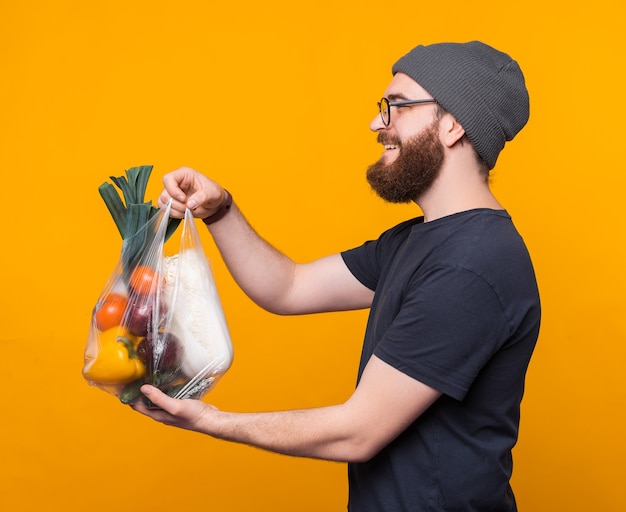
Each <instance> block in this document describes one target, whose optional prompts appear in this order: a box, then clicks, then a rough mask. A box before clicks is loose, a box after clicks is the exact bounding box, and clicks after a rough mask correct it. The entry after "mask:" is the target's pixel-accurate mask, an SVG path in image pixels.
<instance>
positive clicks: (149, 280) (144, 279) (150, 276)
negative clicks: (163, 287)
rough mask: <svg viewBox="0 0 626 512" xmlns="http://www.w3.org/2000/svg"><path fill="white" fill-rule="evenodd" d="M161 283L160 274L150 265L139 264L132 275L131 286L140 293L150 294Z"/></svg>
mask: <svg viewBox="0 0 626 512" xmlns="http://www.w3.org/2000/svg"><path fill="white" fill-rule="evenodd" d="M159 285H160V283H159V274H158V273H157V272H156V271H155V270H154V269H153V268H152V267H149V266H148V265H139V266H138V267H137V268H135V270H133V273H132V274H131V276H130V287H131V288H132V289H133V290H134V291H135V293H137V294H138V295H150V294H151V293H154V292H156V290H157V287H158V286H159Z"/></svg>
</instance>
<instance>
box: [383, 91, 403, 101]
mask: <svg viewBox="0 0 626 512" xmlns="http://www.w3.org/2000/svg"><path fill="white" fill-rule="evenodd" d="M387 99H388V100H389V101H402V100H408V98H407V97H406V96H405V95H404V94H402V93H401V92H397V93H391V94H390V95H389V96H387Z"/></svg>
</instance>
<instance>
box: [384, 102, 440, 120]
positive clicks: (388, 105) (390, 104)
mask: <svg viewBox="0 0 626 512" xmlns="http://www.w3.org/2000/svg"><path fill="white" fill-rule="evenodd" d="M383 103H386V104H387V112H388V115H387V121H386V122H385V116H384V115H383ZM422 103H437V100H435V99H428V100H402V101H389V99H388V98H384V97H383V98H381V100H380V101H379V102H378V113H379V114H380V118H381V119H382V121H383V124H384V125H385V126H389V125H390V124H391V107H403V106H406V105H419V104H422Z"/></svg>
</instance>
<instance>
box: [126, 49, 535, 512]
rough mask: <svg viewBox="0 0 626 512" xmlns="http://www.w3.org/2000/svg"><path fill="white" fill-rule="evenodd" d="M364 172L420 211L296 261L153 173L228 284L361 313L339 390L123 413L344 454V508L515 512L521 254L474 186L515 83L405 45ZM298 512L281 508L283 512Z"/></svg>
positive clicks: (307, 306) (468, 55)
mask: <svg viewBox="0 0 626 512" xmlns="http://www.w3.org/2000/svg"><path fill="white" fill-rule="evenodd" d="M392 73H393V78H392V80H391V82H390V84H389V86H388V87H387V90H386V91H385V96H384V97H383V98H382V99H381V101H380V102H379V105H378V106H379V115H377V116H376V118H375V119H374V120H373V121H372V123H371V126H370V128H371V129H372V130H373V131H374V132H376V133H377V134H378V142H380V143H381V144H382V145H383V154H382V155H381V158H380V160H379V161H378V162H377V163H375V164H374V165H372V166H371V167H370V168H369V169H368V171H367V179H368V181H369V183H370V184H371V186H372V188H373V189H374V190H375V191H376V192H377V193H378V194H379V195H380V196H381V197H382V198H383V199H385V200H387V201H389V202H411V201H412V202H414V203H416V204H417V205H418V206H419V207H420V209H421V212H422V213H423V215H420V216H418V217H416V218H413V219H410V220H407V221H404V222H402V223H400V224H398V225H397V226H394V227H391V228H390V229H388V230H387V231H385V232H384V233H382V234H381V235H380V236H378V238H376V239H375V240H371V241H367V242H365V243H364V244H363V245H361V246H360V247H356V248H353V249H350V250H346V251H344V252H342V253H340V254H335V255H330V256H327V257H324V258H322V259H319V260H317V261H313V262H310V263H306V264H298V263H295V262H294V261H292V260H291V259H290V258H288V257H287V256H286V255H284V254H282V253H280V252H279V251H277V250H276V249H275V248H273V247H272V246H271V245H269V244H268V243H267V242H266V241H265V240H263V239H262V238H261V237H260V236H258V235H257V234H256V233H255V232H254V230H253V229H252V228H251V226H250V225H249V224H248V222H247V221H246V220H245V218H244V216H243V215H242V214H241V212H240V210H239V209H238V207H237V205H236V204H234V203H233V201H232V197H231V196H230V194H229V193H228V192H227V191H226V190H225V189H223V188H222V187H221V186H220V185H218V184H217V183H215V182H214V181H212V180H210V179H209V178H207V177H206V176H204V175H202V174H200V173H198V172H197V171H195V170H192V169H188V168H182V169H178V170H176V171H173V172H172V173H169V174H167V175H166V176H165V177H164V185H165V189H164V190H163V192H162V194H161V196H160V198H159V205H160V206H164V205H165V204H166V203H167V202H168V201H170V200H171V201H172V208H171V211H172V216H174V217H179V218H180V217H182V216H183V214H184V211H185V209H186V208H189V209H190V210H191V211H192V212H193V214H194V216H195V217H198V218H201V219H204V222H205V223H206V224H207V226H208V228H209V231H210V232H211V235H212V236H213V238H214V240H215V242H216V244H217V246H218V247H219V249H220V252H221V254H222V256H223V258H224V260H225V261H226V263H227V265H228V268H229V269H230V271H231V272H232V274H233V277H234V278H235V280H236V281H237V283H238V284H239V285H240V286H241V288H242V289H243V290H244V291H245V292H246V293H247V294H248V296H249V297H251V298H252V300H254V301H255V302H256V303H257V304H259V305H260V306H261V307H263V308H265V309H267V310H269V311H272V312H275V313H277V314H282V315H294V314H310V313H317V312H324V311H339V310H349V309H359V308H370V315H369V319H368V324H367V327H366V331H365V339H364V342H363V349H362V354H361V361H360V367H359V372H358V383H357V386H356V389H355V391H354V393H353V394H352V396H351V397H350V398H349V399H348V400H347V401H346V402H345V403H342V404H338V405H329V406H328V407H321V408H317V409H307V410H298V411H278V412H262V413H249V414H243V413H232V412H225V411H220V410H217V409H216V408H215V407H212V406H210V405H208V404H205V403H203V402H201V401H198V400H176V399H173V398H170V397H168V396H167V395H165V394H163V393H162V392H160V391H159V390H158V389H157V388H155V387H152V386H144V387H143V388H142V391H143V393H144V394H145V395H146V396H147V397H149V400H150V401H151V402H152V403H153V404H154V405H156V406H157V407H158V409H149V408H147V407H145V405H143V403H141V401H139V402H138V403H136V404H134V405H133V407H134V408H135V409H136V410H138V411H139V412H141V413H143V414H146V415H147V416H150V417H152V418H153V419H155V420H157V421H161V422H163V423H165V424H168V425H174V426H177V427H180V428H185V429H189V430H194V431H198V432H201V433H205V434H208V435H210V436H213V437H216V438H220V439H225V440H229V441H234V442H239V443H246V444H249V445H252V446H256V447H260V448H263V449H266V450H271V451H274V452H278V453H283V454H288V455H293V456H300V457H312V458H320V459H327V460H335V461H345V462H348V477H349V501H348V510H350V511H352V512H370V511H371V512H374V511H377V512H392V511H393V512H396V511H412V512H421V511H424V512H425V511H481V512H482V511H487V510H488V511H502V512H504V511H507V512H511V511H514V510H516V504H515V498H514V495H513V492H512V489H511V486H510V477H511V472H512V458H511V450H512V448H513V446H514V445H515V443H516V441H517V435H518V428H519V420H520V402H521V400H522V395H523V390H524V380H525V375H526V370H527V367H528V364H529V361H530V358H531V355H532V353H533V350H534V347H535V344H536V341H537V337H538V333H539V324H540V316H541V313H540V300H539V293H538V290H537V283H536V279H535V274H534V270H533V266H532V263H531V259H530V257H529V254H528V251H527V249H526V246H525V244H524V242H523V240H522V238H521V237H520V235H519V234H518V232H517V230H516V228H515V227H514V225H513V223H512V220H511V217H510V216H509V215H508V213H507V212H506V210H505V209H504V208H503V206H502V205H500V203H499V202H498V200H497V199H496V197H495V196H494V195H493V193H492V191H491V190H490V188H489V179H488V178H489V171H490V170H491V169H493V167H494V166H495V163H496V160H497V158H498V155H499V153H500V151H501V150H502V148H503V147H504V144H505V142H506V141H508V140H511V139H512V138H513V137H514V136H515V135H516V134H517V133H518V132H519V130H521V129H522V128H523V126H524V125H525V124H526V122H527V120H528V115H529V100H528V93H527V90H526V86H525V82H524V77H523V74H522V72H521V70H520V68H519V66H518V64H517V63H516V62H515V61H514V60H512V59H511V58H510V57H509V56H508V55H507V54H505V53H502V52H500V51H498V50H496V49H494V48H492V47H490V46H488V45H486V44H484V43H481V42H478V41H472V42H469V43H441V44H434V45H429V46H418V47H416V48H414V49H413V50H411V51H410V52H409V53H407V54H406V55H405V56H403V57H402V58H400V59H399V60H398V61H397V62H396V63H395V65H394V66H393V68H392ZM296 508H297V506H296Z"/></svg>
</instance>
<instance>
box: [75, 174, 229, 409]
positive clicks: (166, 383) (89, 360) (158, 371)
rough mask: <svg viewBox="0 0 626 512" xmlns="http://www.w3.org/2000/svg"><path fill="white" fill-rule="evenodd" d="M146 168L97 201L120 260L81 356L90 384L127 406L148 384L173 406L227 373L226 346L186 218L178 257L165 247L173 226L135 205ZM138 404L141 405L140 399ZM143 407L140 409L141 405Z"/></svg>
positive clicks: (108, 187)
mask: <svg viewBox="0 0 626 512" xmlns="http://www.w3.org/2000/svg"><path fill="white" fill-rule="evenodd" d="M151 169H152V168H151V167H135V168H131V169H129V170H128V171H126V177H118V178H113V177H112V178H111V179H112V180H113V183H114V185H116V186H117V187H118V188H119V189H120V190H121V192H122V196H123V199H122V197H120V195H119V194H118V192H117V191H116V190H115V188H114V185H112V184H111V183H104V184H103V185H101V186H100V188H99V191H100V195H101V196H102V198H103V199H104V201H105V203H106V205H107V208H108V209H109V211H110V213H111V216H112V217H113V220H114V222H115V224H116V226H117V228H118V231H119V232H120V234H121V235H122V238H123V240H124V241H123V245H122V253H121V258H120V261H119V264H118V266H117V267H116V269H115V271H114V273H113V275H112V276H111V278H110V279H109V282H108V283H107V285H106V286H105V288H104V290H103V292H102V294H101V297H100V299H99V300H98V303H97V306H96V307H95V308H94V310H93V315H92V325H91V330H90V334H89V339H88V342H87V347H86V350H85V365H84V368H83V374H84V377H85V379H87V380H88V381H89V382H90V383H92V384H95V385H97V386H98V387H100V388H102V389H104V390H105V391H108V392H110V393H112V394H114V395H116V396H117V397H118V398H119V399H120V401H121V402H123V403H125V404H128V403H133V402H134V401H136V400H138V399H140V397H141V393H140V389H141V386H142V385H143V384H146V383H150V384H153V385H155V386H157V387H158V388H160V389H161V390H162V391H164V392H165V393H167V394H168V395H170V396H174V397H176V398H200V397H202V396H203V395H204V393H206V391H208V389H209V388H210V387H211V386H212V385H213V384H214V383H215V382H216V381H217V380H218V379H219V377H220V376H221V375H222V374H223V373H224V372H225V371H226V370H227V369H228V368H229V366H230V364H231V361H232V346H231V344H230V337H229V333H228V329H227V327H226V324H225V319H224V317H223V311H222V308H221V304H220V302H219V297H218V296H217V292H216V290H215V287H214V281H213V276H212V274H211V271H210V269H209V266H208V262H207V260H206V257H205V255H204V251H203V250H202V245H201V242H200V240H199V236H198V233H197V231H196V229H195V225H194V220H193V217H192V215H191V212H189V211H187V213H186V214H185V223H184V224H183V234H182V235H181V244H180V252H179V254H176V255H175V256H171V257H166V256H165V252H164V244H165V240H167V238H168V237H169V236H170V235H171V234H172V232H173V231H174V229H175V228H176V226H178V224H179V223H180V220H175V219H171V218H170V217H169V208H170V206H169V205H168V207H167V208H165V209H164V210H163V211H161V210H158V209H157V208H155V207H153V206H152V205H151V203H149V202H147V203H146V202H143V198H144V195H145V190H146V184H147V179H148V176H149V174H150V172H151ZM143 400H144V401H146V399H145V398H143ZM146 403H148V402H147V401H146Z"/></svg>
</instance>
